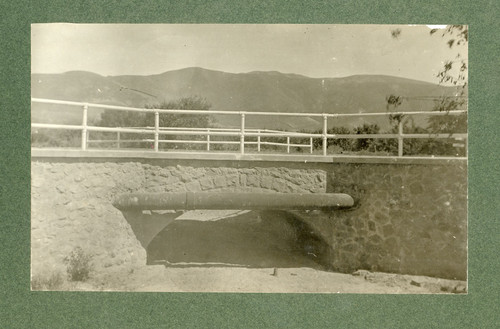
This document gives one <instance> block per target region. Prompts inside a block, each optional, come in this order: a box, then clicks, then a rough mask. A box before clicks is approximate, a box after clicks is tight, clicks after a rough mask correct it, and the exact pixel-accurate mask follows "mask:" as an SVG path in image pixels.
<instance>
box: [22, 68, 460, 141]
mask: <svg viewBox="0 0 500 329" xmlns="http://www.w3.org/2000/svg"><path fill="white" fill-rule="evenodd" d="M456 91H457V90H456V88H453V87H443V86H440V85H437V84H432V83H428V82H423V81H417V80H411V79H406V78H400V77H394V76H384V75H354V76H349V77H344V78H310V77H306V76H302V75H297V74H285V73H280V72H275V71H271V72H260V71H255V72H249V73H227V72H221V71H213V70H207V69H203V68H197V67H192V68H185V69H180V70H175V71H168V72H165V73H162V74H157V75H148V76H140V75H120V76H101V75H99V74H95V73H92V72H86V71H71V72H66V73H61V74H37V73H33V74H32V75H31V95H32V97H36V98H47V99H57V100H68V101H78V102H89V103H100V104H109V105H121V106H131V107H144V106H145V105H147V104H150V105H152V104H157V103H160V102H162V101H171V100H177V99H180V98H183V97H189V96H199V97H202V98H205V99H206V100H207V101H208V102H209V103H210V104H211V105H212V109H214V110H222V111H267V112H300V113H369V112H386V111H387V109H386V104H387V101H386V97H387V96H389V95H398V96H403V97H404V100H403V102H402V104H401V105H400V106H399V107H398V110H401V111H430V110H432V107H433V105H434V100H435V99H436V98H439V97H441V96H452V95H454V94H455V93H456ZM101 113H102V110H92V112H89V119H90V120H91V121H92V120H94V122H95V121H97V120H99V117H100V114H101ZM215 118H216V122H217V123H218V124H219V125H220V126H237V125H238V122H239V118H236V117H232V116H227V115H218V116H216V117H215ZM368 119H369V121H365V120H366V118H361V117H350V118H338V119H336V120H332V119H330V123H331V125H338V126H341V125H343V126H348V127H355V126H358V125H360V124H362V123H363V122H368V123H377V124H379V125H381V126H382V127H383V126H387V125H388V119H387V118H386V117H369V118H368ZM419 120H420V123H421V124H424V122H422V121H421V120H423V119H419ZM32 122H50V123H53V122H61V123H62V122H63V123H72V124H75V123H76V124H78V123H80V122H81V111H79V110H78V109H77V110H76V111H70V110H69V109H68V108H67V107H65V106H61V105H58V106H54V105H47V104H39V103H32ZM246 124H247V127H259V128H270V129H272V128H274V129H286V130H295V131H300V130H313V129H319V128H320V127H321V124H322V123H321V118H319V119H313V118H307V117H296V118H294V117H281V118H278V117H264V116H250V115H249V116H248V117H247V121H246Z"/></svg>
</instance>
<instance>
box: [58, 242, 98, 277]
mask: <svg viewBox="0 0 500 329" xmlns="http://www.w3.org/2000/svg"><path fill="white" fill-rule="evenodd" d="M64 261H65V263H66V264H67V268H66V272H67V273H68V278H69V279H70V280H71V281H86V280H87V279H88V278H89V276H90V272H91V271H92V264H91V261H92V256H91V255H89V254H87V253H85V252H84V251H83V249H82V248H80V247H76V248H75V249H73V251H72V252H71V253H70V254H69V256H68V257H66V258H65V259H64Z"/></svg>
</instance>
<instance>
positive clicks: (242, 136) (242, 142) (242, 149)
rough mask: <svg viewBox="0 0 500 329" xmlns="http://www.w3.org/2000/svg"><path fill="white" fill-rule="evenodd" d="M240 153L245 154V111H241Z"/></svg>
mask: <svg viewBox="0 0 500 329" xmlns="http://www.w3.org/2000/svg"><path fill="white" fill-rule="evenodd" d="M240 153H241V154H245V113H241V127H240Z"/></svg>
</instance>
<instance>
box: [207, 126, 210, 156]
mask: <svg viewBox="0 0 500 329" xmlns="http://www.w3.org/2000/svg"><path fill="white" fill-rule="evenodd" d="M207 133H208V134H207V151H210V128H207Z"/></svg>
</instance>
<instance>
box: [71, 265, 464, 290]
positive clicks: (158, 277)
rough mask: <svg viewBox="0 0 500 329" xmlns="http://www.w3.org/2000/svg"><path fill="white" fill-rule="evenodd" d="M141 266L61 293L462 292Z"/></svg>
mask: <svg viewBox="0 0 500 329" xmlns="http://www.w3.org/2000/svg"><path fill="white" fill-rule="evenodd" d="M185 265H186V267H183V268H182V267H167V266H164V265H154V266H144V267H142V268H139V269H136V270H134V271H129V273H107V274H102V275H96V276H94V277H92V278H91V279H90V280H89V281H87V282H79V283H76V282H73V283H66V284H65V285H64V286H63V287H61V290H76V291H129V292H140V291H143V292H236V293H365V294H366V293H367V294H439V293H440V294H443V293H465V292H466V283H465V282H464V281H454V280H444V279H437V278H431V277H425V276H411V275H400V274H388V273H377V272H375V273H372V272H368V271H357V272H355V273H353V274H341V273H332V272H325V271H320V270H315V269H311V268H276V269H275V268H259V269H249V268H235V267H224V266H214V267H207V266H206V265H204V266H198V265H194V266H193V265H190V264H185Z"/></svg>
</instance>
